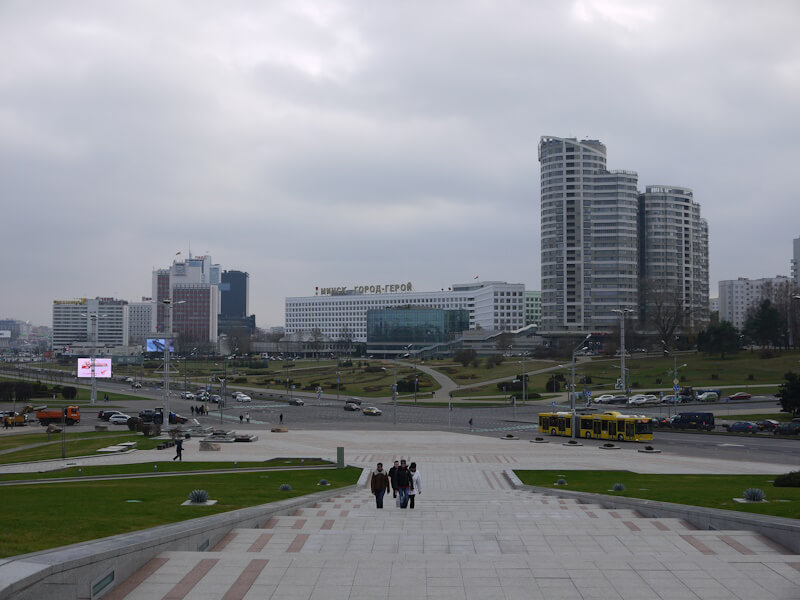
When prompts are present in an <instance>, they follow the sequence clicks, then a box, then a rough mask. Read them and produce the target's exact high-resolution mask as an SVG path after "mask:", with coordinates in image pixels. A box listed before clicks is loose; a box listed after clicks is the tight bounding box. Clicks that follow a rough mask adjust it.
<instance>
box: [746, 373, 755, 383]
mask: <svg viewBox="0 0 800 600" xmlns="http://www.w3.org/2000/svg"><path fill="white" fill-rule="evenodd" d="M755 378H756V377H755V375H753V374H752V373H750V374H749V375H748V376H747V381H753V380H754V379H755Z"/></svg>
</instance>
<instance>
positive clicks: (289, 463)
mask: <svg viewBox="0 0 800 600" xmlns="http://www.w3.org/2000/svg"><path fill="white" fill-rule="evenodd" d="M169 456H172V454H169ZM300 464H301V463H300V459H299V458H271V459H270V460H262V461H260V462H257V461H241V462H237V463H235V464H234V463H233V462H200V461H196V462H193V461H181V462H174V461H172V460H168V461H163V462H162V461H155V462H148V463H134V464H127V465H97V466H91V465H88V466H87V465H83V467H81V473H80V474H79V473H78V467H69V468H68V469H59V470H57V471H47V472H45V473H6V474H2V475H0V481H3V482H7V481H29V480H33V479H59V478H65V477H75V478H77V477H88V476H98V475H99V476H104V475H128V474H144V473H147V474H149V473H152V472H153V471H154V470H155V467H158V472H159V473H186V472H189V471H211V470H215V471H219V470H231V471H233V470H235V469H266V468H273V469H274V468H292V467H296V466H299V465H300ZM302 464H303V466H305V467H319V466H327V465H331V464H333V463H331V462H329V461H327V460H322V459H318V458H305V459H303V463H302Z"/></svg>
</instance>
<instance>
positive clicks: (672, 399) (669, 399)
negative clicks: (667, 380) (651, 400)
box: [663, 394, 681, 404]
mask: <svg viewBox="0 0 800 600" xmlns="http://www.w3.org/2000/svg"><path fill="white" fill-rule="evenodd" d="M663 401H664V404H678V403H679V402H680V401H681V397H680V396H675V395H673V394H670V395H669V396H664V399H663Z"/></svg>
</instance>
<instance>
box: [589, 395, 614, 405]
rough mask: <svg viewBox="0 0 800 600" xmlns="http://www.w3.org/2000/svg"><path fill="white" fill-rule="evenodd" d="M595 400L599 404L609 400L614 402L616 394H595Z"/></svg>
mask: <svg viewBox="0 0 800 600" xmlns="http://www.w3.org/2000/svg"><path fill="white" fill-rule="evenodd" d="M593 400H594V401H595V402H596V403H598V404H607V403H609V402H613V400H614V394H603V395H601V396H595V397H594V398H593Z"/></svg>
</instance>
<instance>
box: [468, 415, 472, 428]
mask: <svg viewBox="0 0 800 600" xmlns="http://www.w3.org/2000/svg"><path fill="white" fill-rule="evenodd" d="M469 430H470V431H472V417H470V418H469Z"/></svg>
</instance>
